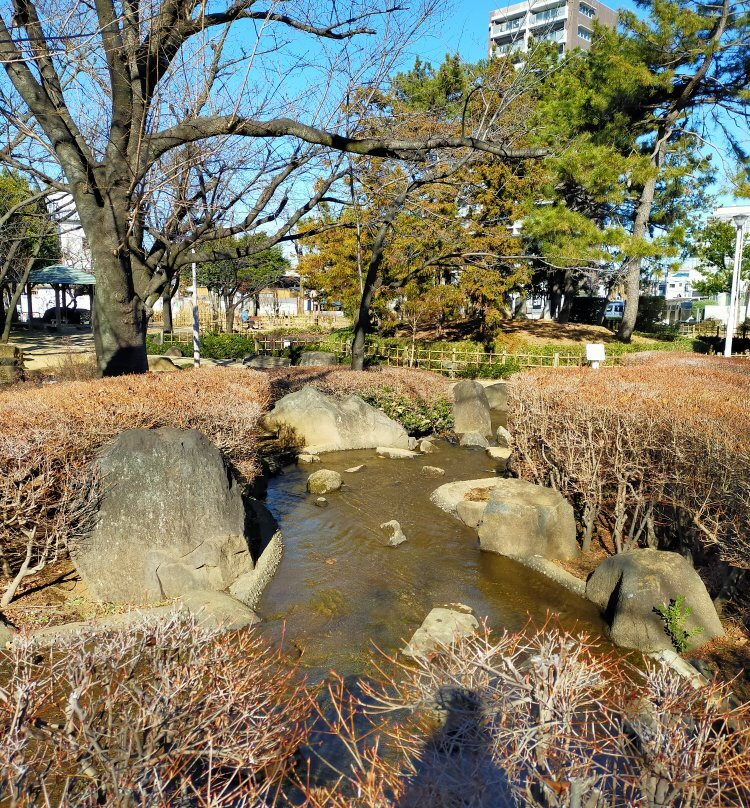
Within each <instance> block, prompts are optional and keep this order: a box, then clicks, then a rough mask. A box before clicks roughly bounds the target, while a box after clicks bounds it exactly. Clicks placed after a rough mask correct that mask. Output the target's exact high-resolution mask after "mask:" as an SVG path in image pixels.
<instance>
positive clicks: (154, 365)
mask: <svg viewBox="0 0 750 808" xmlns="http://www.w3.org/2000/svg"><path fill="white" fill-rule="evenodd" d="M148 369H149V370H150V371H151V372H152V373H174V371H176V370H181V369H182V368H179V367H177V365H175V363H174V362H173V361H172V360H171V359H168V358H167V357H166V356H149V357H148Z"/></svg>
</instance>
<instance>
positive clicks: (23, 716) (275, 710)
mask: <svg viewBox="0 0 750 808" xmlns="http://www.w3.org/2000/svg"><path fill="white" fill-rule="evenodd" d="M2 656H3V655H0V665H7V666H9V667H10V669H11V670H10V675H9V676H8V678H7V679H4V683H3V685H2V686H0V793H2V794H3V795H4V796H5V798H7V799H9V803H8V804H10V805H11V806H13V808H30V806H60V808H73V806H75V808H87V807H88V806H91V808H93V806H96V805H107V806H113V808H115V807H116V808H135V807H136V806H149V808H168V807H170V808H172V807H174V808H177V806H179V807H180V808H188V807H189V806H196V808H197V806H209V805H210V806H212V808H222V806H248V808H249V806H259V805H261V804H269V803H270V802H271V800H272V798H273V796H274V791H275V789H277V788H278V786H279V783H280V782H281V781H282V780H283V778H284V776H285V774H286V773H287V772H288V770H289V768H290V766H291V764H292V763H293V759H292V755H293V753H294V752H295V750H296V748H297V746H298V744H299V741H300V738H301V737H302V734H303V730H304V725H305V721H306V719H307V716H308V714H309V710H310V706H309V705H310V699H309V695H308V693H307V691H306V690H305V688H304V687H303V686H302V685H301V684H300V680H299V677H298V676H297V675H296V671H295V670H294V669H293V668H290V667H289V666H288V665H286V664H285V662H284V659H283V658H282V657H281V655H280V654H279V653H278V652H272V651H270V650H268V648H267V646H265V645H264V643H263V641H262V639H261V638H260V637H259V636H258V635H256V634H254V633H252V632H239V633H236V634H221V633H220V632H218V631H216V630H206V629H200V628H198V627H196V626H195V625H194V623H193V622H191V621H190V620H189V619H186V618H185V617H182V616H177V615H175V616H174V617H173V618H170V619H168V620H166V621H163V620H162V621H158V622H155V623H146V622H144V623H143V624H142V625H137V626H134V627H133V628H132V629H129V630H126V631H124V632H120V633H116V634H113V635H111V636H109V637H104V638H103V637H101V636H100V637H97V638H95V639H93V638H91V637H87V636H86V635H85V634H79V635H76V636H74V637H72V638H70V639H67V640H65V641H62V642H61V643H59V644H58V645H57V646H56V647H55V648H54V649H53V650H46V651H43V650H40V649H36V648H35V647H34V644H33V642H30V641H28V642H18V643H16V644H15V645H14V648H13V650H12V651H10V652H7V653H6V654H5V655H4V656H5V659H3V658H2ZM5 682H7V684H6V683H5ZM266 800H267V801H266Z"/></svg>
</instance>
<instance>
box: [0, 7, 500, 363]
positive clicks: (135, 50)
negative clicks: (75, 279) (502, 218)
mask: <svg viewBox="0 0 750 808" xmlns="http://www.w3.org/2000/svg"><path fill="white" fill-rule="evenodd" d="M437 6H438V4H437V1H436V0H416V2H415V4H414V5H412V6H410V7H405V6H397V5H394V4H393V3H391V2H390V0H375V2H367V3H365V2H362V0H348V2H345V3H343V4H341V3H338V4H329V3H318V2H316V1H315V0H303V2H300V3H298V4H296V5H295V11H294V13H292V14H287V13H282V12H279V11H278V10H277V8H276V7H275V6H274V5H271V6H270V7H269V8H260V7H258V3H257V2H256V0H232V2H230V1H229V0H227V2H225V3H220V4H218V7H215V6H211V7H209V5H208V4H207V3H205V2H201V0H127V2H122V3H120V2H115V0H98V1H97V2H96V3H94V4H90V3H87V2H84V0H76V2H73V3H71V2H68V1H67V0H65V1H63V0H13V2H12V10H13V13H12V14H9V13H7V12H5V13H3V14H2V16H0V61H2V63H3V66H4V68H5V71H6V74H7V77H8V83H7V85H6V86H5V87H3V88H1V89H0V92H1V93H2V97H1V100H2V110H3V113H4V117H5V129H4V132H3V136H4V144H3V146H2V147H1V148H0V159H2V160H3V161H4V162H5V163H6V164H7V165H9V166H13V167H16V168H19V169H22V170H25V171H28V172H31V173H33V174H36V175H37V176H41V177H42V178H43V179H44V181H45V182H47V183H48V184H49V185H50V187H53V188H56V189H59V190H61V191H66V192H68V193H70V194H71V195H72V196H73V199H74V201H75V205H76V208H77V210H78V213H79V216H80V220H81V225H82V227H83V229H84V231H85V233H86V236H87V238H88V241H89V243H90V245H91V250H92V261H93V269H94V273H95V275H96V278H97V286H96V297H95V302H94V313H93V325H94V336H95V342H96V348H97V356H98V362H99V367H100V371H101V372H102V373H103V374H105V375H109V374H119V373H132V372H142V371H145V370H146V369H147V363H146V354H145V331H146V325H147V318H148V308H149V306H150V305H151V301H152V300H155V299H156V297H155V296H158V295H159V294H160V292H161V290H162V289H163V287H164V284H165V282H166V277H167V276H166V273H164V272H157V271H156V270H157V268H158V267H160V266H161V264H162V260H163V258H164V257H165V252H167V251H169V248H170V247H171V246H173V245H172V243H171V242H170V244H166V243H162V244H161V245H158V244H157V242H158V238H157V237H156V236H155V235H154V234H151V233H150V232H149V228H148V226H147V217H148V214H149V209H150V208H151V206H152V205H153V204H154V203H153V200H152V195H151V194H152V191H153V190H154V187H159V186H160V185H162V184H163V173H164V166H163V162H162V161H163V160H165V159H167V158H168V156H169V155H170V153H172V152H174V151H175V150H180V149H184V148H185V147H186V146H188V145H189V144H208V145H209V148H210V149H211V152H212V155H213V157H214V162H215V164H216V165H217V166H219V165H221V164H222V161H224V160H225V159H226V164H227V165H229V164H230V162H232V161H233V160H234V154H233V151H232V150H233V149H234V148H235V144H237V143H238V142H239V143H244V144H249V148H250V152H251V153H252V152H253V151H255V153H256V155H257V154H258V153H260V152H263V151H264V150H266V151H267V152H271V153H273V154H274V155H275V157H276V159H278V160H281V159H285V160H286V161H287V163H288V169H287V170H286V171H288V172H289V173H285V170H284V169H282V170H281V171H280V172H278V173H276V174H274V175H273V176H271V177H270V178H267V176H266V175H264V174H261V177H260V178H259V184H256V185H255V186H254V187H255V189H256V190H255V193H254V194H253V198H252V199H251V200H248V199H247V198H240V199H239V200H238V203H237V205H235V206H233V208H232V216H231V217H229V218H232V219H233V223H232V224H228V225H227V226H226V230H225V231H224V232H220V233H218V236H217V232H218V231H217V230H216V228H208V227H206V226H205V223H204V225H203V226H201V224H200V223H199V222H198V223H196V222H195V221H193V224H195V225H196V227H195V229H192V228H190V230H191V233H190V235H189V236H186V237H185V238H184V239H183V240H182V242H181V243H180V245H179V249H178V252H180V255H179V256H174V257H173V259H172V260H173V262H174V265H175V266H179V265H184V264H186V263H189V261H190V260H191V255H190V253H191V251H192V250H193V249H194V250H195V251H196V253H200V254H201V258H202V259H205V260H211V259H213V258H214V257H215V256H214V255H212V252H211V249H210V242H211V241H212V240H216V238H217V237H223V236H226V235H233V234H236V233H240V232H243V231H245V230H247V229H248V228H250V227H253V226H258V225H259V222H260V221H262V220H263V219H264V217H267V216H269V215H271V216H272V222H278V220H279V217H280V216H281V213H278V215H275V214H276V213H277V212H278V210H279V207H281V208H282V210H286V208H287V207H289V208H290V210H291V208H292V207H293V206H292V204H290V201H291V195H287V194H285V193H284V192H283V190H282V189H283V188H284V187H287V188H288V186H289V183H290V180H291V176H292V174H293V173H295V172H296V171H297V170H298V169H299V168H300V166H299V164H298V163H299V160H300V159H304V158H301V157H300V151H299V149H300V148H302V149H303V151H304V150H305V148H306V147H305V146H304V145H303V146H300V145H299V144H300V143H301V144H307V145H308V146H315V147H318V148H316V149H314V150H313V152H314V156H315V159H316V160H318V161H321V162H327V163H328V165H329V168H330V170H331V172H332V173H333V174H334V175H335V173H336V165H337V160H338V158H337V157H336V156H335V155H336V153H337V152H352V153H355V154H372V155H379V156H383V157H398V158H400V157H403V156H404V155H405V154H412V155H413V154H415V153H420V154H424V153H426V152H428V151H430V150H433V149H436V148H439V147H447V148H459V149H465V148H469V149H472V148H483V149H487V150H489V151H491V152H492V153H495V154H498V155H500V156H501V157H507V156H509V155H511V154H513V153H514V149H513V148H512V144H508V143H505V142H501V141H497V142H495V141H493V140H492V131H491V127H485V129H484V131H476V132H471V133H462V134H460V135H451V136H444V135H443V134H436V135H434V136H430V135H427V136H421V137H419V138H414V137H393V136H390V135H389V134H388V132H387V131H385V132H384V133H380V134H377V135H376V136H369V137H368V136H360V129H359V127H358V122H357V115H356V114H355V115H352V114H351V110H348V111H347V113H346V114H345V115H344V113H342V111H341V106H342V104H341V102H342V99H343V98H345V97H346V94H347V92H348V91H349V89H350V88H352V87H361V86H368V87H371V88H373V89H374V88H376V87H377V86H378V85H379V83H380V82H381V81H382V80H383V78H384V77H385V76H386V75H387V74H388V73H389V72H390V71H391V69H392V67H393V66H394V65H395V64H396V63H397V62H398V59H399V58H400V56H401V54H402V53H403V49H404V47H405V46H406V45H407V44H408V43H409V42H410V41H412V39H413V37H414V35H415V34H416V32H417V31H418V30H419V28H420V26H421V25H422V23H423V22H424V20H425V19H426V18H428V17H429V16H430V15H431V14H432V13H433V11H434V10H435V8H436V7H437ZM311 40H314V41H311ZM344 124H346V125H344ZM485 136H487V139H485ZM240 153H245V154H246V152H244V148H240ZM304 153H305V154H307V155H309V154H310V152H309V150H308V151H305V152H304ZM234 165H235V167H236V168H239V169H242V172H241V173H242V174H243V176H247V174H246V172H249V175H250V176H252V175H253V172H254V171H256V170H257V167H256V166H254V165H252V164H250V165H243V164H242V163H241V162H240V163H239V164H238V163H236V162H235V163H234ZM341 168H342V170H343V169H344V166H343V165H341ZM264 177H265V179H266V181H265V183H262V182H260V179H261V178H264ZM306 185H307V189H308V190H307V194H306V196H305V199H304V200H300V198H299V196H298V197H297V201H298V202H300V204H298V205H297V206H294V212H291V213H289V212H287V214H286V218H285V221H284V222H283V224H279V225H278V229H277V230H276V232H275V233H274V235H273V238H276V239H277V240H278V239H281V238H282V237H284V236H288V235H289V234H290V233H291V232H292V230H293V228H294V226H295V224H296V222H298V221H299V219H300V218H301V217H302V216H303V215H304V214H305V212H306V211H307V210H309V209H310V208H311V206H312V205H314V204H315V202H316V198H317V197H318V196H323V195H324V194H325V191H322V193H321V192H316V193H314V194H312V195H311V194H310V192H309V187H310V186H309V183H307V184H306ZM297 188H298V190H297V194H299V193H300V190H299V185H298V186H297ZM282 202H283V203H284V204H283V205H282V204H281V203H282ZM187 219H189V217H186V220H185V221H187ZM209 234H211V235H209Z"/></svg>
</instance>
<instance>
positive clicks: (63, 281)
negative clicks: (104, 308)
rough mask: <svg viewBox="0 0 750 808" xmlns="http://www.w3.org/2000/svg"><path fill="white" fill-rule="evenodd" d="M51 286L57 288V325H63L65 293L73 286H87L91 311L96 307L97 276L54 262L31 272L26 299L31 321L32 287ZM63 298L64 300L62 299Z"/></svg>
mask: <svg viewBox="0 0 750 808" xmlns="http://www.w3.org/2000/svg"><path fill="white" fill-rule="evenodd" d="M42 284H44V285H45V286H51V287H52V288H53V289H54V290H55V325H56V326H57V327H58V328H60V326H61V325H62V309H63V308H64V307H65V293H66V291H67V290H68V288H69V287H71V286H86V287H88V292H89V311H93V309H94V286H95V285H96V278H95V277H94V276H93V275H92V274H91V273H90V272H86V271H85V270H83V269H76V268H75V267H69V266H65V265H64V264H54V265H53V266H50V267H43V268H42V269H34V270H32V271H31V273H29V279H28V281H27V284H26V296H27V297H26V300H27V304H28V308H29V322H31V318H32V316H33V309H32V303H31V289H32V287H34V286H41V285H42ZM61 298H62V301H61Z"/></svg>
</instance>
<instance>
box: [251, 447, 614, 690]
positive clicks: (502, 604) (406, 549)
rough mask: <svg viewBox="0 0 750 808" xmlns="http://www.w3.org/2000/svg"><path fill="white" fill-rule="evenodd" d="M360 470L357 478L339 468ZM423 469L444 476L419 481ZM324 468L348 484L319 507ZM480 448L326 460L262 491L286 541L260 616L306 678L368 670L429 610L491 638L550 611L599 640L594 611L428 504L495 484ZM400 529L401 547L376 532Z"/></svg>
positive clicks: (354, 454)
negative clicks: (452, 613)
mask: <svg viewBox="0 0 750 808" xmlns="http://www.w3.org/2000/svg"><path fill="white" fill-rule="evenodd" d="M360 464H364V468H363V469H362V470H361V471H358V472H356V473H347V472H346V469H347V468H350V467H353V466H358V465H360ZM425 465H431V466H439V467H441V468H444V469H445V472H446V473H445V476H444V477H439V478H430V477H426V476H423V475H422V474H421V468H422V466H425ZM320 468H326V469H333V470H335V471H338V472H340V473H341V474H342V477H343V478H344V485H343V487H342V488H341V489H340V490H339V491H335V492H333V493H330V494H328V495H327V497H326V499H327V500H328V506H327V507H325V508H321V507H319V506H317V505H316V504H315V500H316V497H315V496H313V495H310V494H308V493H307V492H306V490H305V484H306V481H307V477H308V476H309V475H310V474H311V473H312V472H313V471H315V470H317V469H320ZM494 472H495V467H494V464H493V461H492V460H490V458H488V457H487V455H486V454H485V453H484V452H483V451H482V450H477V449H468V448H460V447H457V446H454V445H451V444H449V443H447V442H442V441H441V442H438V443H436V452H434V453H432V454H429V455H423V456H420V457H418V458H414V459H411V460H389V459H381V458H378V457H377V456H376V454H375V451H374V450H372V449H368V450H361V451H348V452H334V453H328V454H325V455H322V462H321V463H316V464H314V465H300V466H298V467H297V466H289V467H287V468H285V469H284V473H283V474H281V475H279V476H277V477H275V478H273V479H272V480H271V481H270V482H269V487H268V495H267V501H266V504H267V506H268V507H269V509H270V510H271V511H272V513H273V514H274V516H275V517H276V519H277V520H278V522H279V527H280V529H281V532H282V534H283V537H284V558H283V560H282V562H281V565H280V567H279V569H278V571H277V572H276V575H275V576H274V578H273V580H272V581H271V583H270V584H269V586H268V587H267V589H266V590H265V592H264V594H263V597H262V598H261V601H260V604H259V608H258V611H259V612H260V614H261V616H262V617H263V620H264V623H265V625H266V627H267V628H269V629H270V630H271V631H272V632H273V633H277V634H280V633H281V631H282V630H283V631H284V634H285V638H286V641H287V642H292V643H294V644H295V645H297V646H298V647H299V648H300V649H302V651H303V654H302V664H303V665H304V666H306V667H308V668H309V669H310V673H311V674H312V675H314V676H323V675H325V673H326V672H327V671H328V670H331V669H333V670H335V671H336V672H338V673H339V674H341V675H348V674H359V673H365V672H367V670H368V668H369V666H368V664H367V661H368V658H369V657H370V653H371V651H372V650H373V644H374V645H376V646H377V647H378V648H379V649H381V650H382V651H384V652H387V653H393V652H395V651H397V650H398V649H399V648H401V647H402V646H403V644H404V641H405V640H408V639H409V638H410V637H411V635H412V633H413V632H414V631H415V630H416V629H417V628H418V627H419V626H420V624H421V623H422V620H423V619H424V618H425V616H426V615H427V613H428V612H429V611H430V609H432V608H433V607H435V606H442V605H445V604H450V603H463V604H466V605H467V606H470V607H472V608H473V609H474V612H475V614H476V616H477V617H478V618H479V619H481V618H483V617H486V618H487V619H488V621H489V624H490V626H491V627H492V628H493V629H498V630H502V629H505V628H507V629H509V630H511V631H513V630H518V629H520V628H522V627H523V626H524V625H525V624H526V622H527V621H528V619H529V618H532V619H533V620H535V621H537V622H539V623H541V622H543V621H544V619H545V617H546V615H547V613H548V612H552V613H554V614H555V615H557V616H558V618H559V620H560V622H561V623H562V624H563V625H565V626H566V627H574V626H577V627H579V628H581V629H583V630H586V631H587V632H589V633H591V634H594V635H600V634H601V633H602V630H603V623H602V621H601V618H600V616H599V614H598V611H597V610H596V608H595V607H594V606H593V605H592V604H590V603H588V602H586V601H584V600H582V599H580V598H577V597H576V596H575V595H573V594H572V593H570V592H568V591H567V590H566V589H564V588H562V587H560V586H558V585H557V584H555V583H553V582H551V581H550V580H548V579H547V578H545V577H543V576H541V575H539V574H537V573H535V572H533V571H531V570H529V569H527V568H526V567H523V566H521V565H520V564H518V563H516V562H514V561H512V560H511V559H508V558H504V557H502V556H498V555H494V554H492V553H486V552H481V551H480V550H479V546H478V540H477V535H476V531H474V530H471V529H469V528H468V527H466V526H465V525H463V524H462V523H461V522H460V521H458V520H457V519H456V518H454V517H453V516H451V515H449V514H447V513H444V512H443V511H441V510H440V509H439V508H438V507H437V506H435V505H433V504H432V503H431V502H430V494H431V493H432V491H433V490H434V489H435V488H437V487H438V486H439V485H442V484H443V483H445V482H451V481H454V480H468V479H474V478H480V477H488V476H492V474H493V473H494ZM391 519H396V520H398V522H400V523H401V527H402V529H403V531H404V533H405V535H406V537H407V539H408V541H407V542H405V543H404V544H401V545H400V546H399V547H390V546H388V534H387V533H386V532H385V531H383V530H381V528H380V524H381V523H382V522H387V521H389V520H391Z"/></svg>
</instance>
